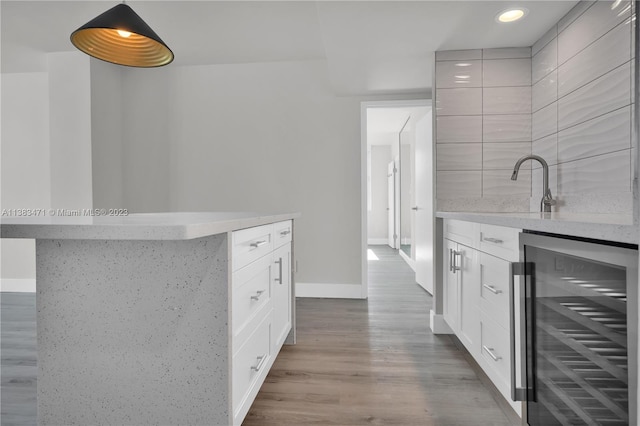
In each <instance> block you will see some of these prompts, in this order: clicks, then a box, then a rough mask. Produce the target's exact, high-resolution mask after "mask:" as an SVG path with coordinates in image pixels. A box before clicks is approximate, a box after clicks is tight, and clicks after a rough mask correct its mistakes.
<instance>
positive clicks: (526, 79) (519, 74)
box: [482, 58, 531, 87]
mask: <svg viewBox="0 0 640 426" xmlns="http://www.w3.org/2000/svg"><path fill="white" fill-rule="evenodd" d="M482 85H483V87H509V86H531V58H527V59H492V60H483V61H482Z"/></svg>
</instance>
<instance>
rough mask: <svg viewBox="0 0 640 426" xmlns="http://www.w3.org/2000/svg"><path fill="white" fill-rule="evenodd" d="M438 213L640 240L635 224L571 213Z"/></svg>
mask: <svg viewBox="0 0 640 426" xmlns="http://www.w3.org/2000/svg"><path fill="white" fill-rule="evenodd" d="M436 217H437V218H441V219H455V220H462V221H467V222H477V223H484V224H487V225H497V226H505V227H509V228H518V229H526V230H531V231H539V232H547V233H551V234H558V235H567V236H574V237H582V238H591V239H596V240H603V241H612V242H619V243H627V244H638V242H639V241H640V232H638V227H636V226H635V225H632V224H620V223H597V222H590V221H584V220H580V219H579V218H576V219H572V218H570V217H567V218H564V219H562V220H558V219H542V218H526V217H518V216H515V215H514V216H509V214H508V213H499V214H496V213H487V214H483V213H477V212H436Z"/></svg>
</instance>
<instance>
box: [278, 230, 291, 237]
mask: <svg viewBox="0 0 640 426" xmlns="http://www.w3.org/2000/svg"><path fill="white" fill-rule="evenodd" d="M290 233H291V231H290V230H288V229H287V230H285V231H280V236H282V237H284V236H285V235H289V234H290Z"/></svg>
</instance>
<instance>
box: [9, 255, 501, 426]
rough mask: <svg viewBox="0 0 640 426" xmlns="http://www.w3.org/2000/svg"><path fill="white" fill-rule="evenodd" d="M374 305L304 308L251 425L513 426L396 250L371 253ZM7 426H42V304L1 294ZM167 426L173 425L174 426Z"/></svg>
mask: <svg viewBox="0 0 640 426" xmlns="http://www.w3.org/2000/svg"><path fill="white" fill-rule="evenodd" d="M371 249H372V250H373V251H374V252H375V254H376V255H377V256H378V257H379V260H377V261H370V262H369V283H370V292H369V299H368V300H342V299H298V308H297V314H298V318H297V320H298V344H297V345H295V346H285V347H284V348H283V350H282V351H281V353H280V355H279V356H278V358H277V359H276V362H275V364H274V367H273V369H272V371H271V372H270V374H269V376H268V377H267V380H266V382H265V384H264V385H263V386H262V389H261V390H260V393H259V394H258V397H257V399H256V401H255V402H254V404H253V406H252V408H251V410H250V411H249V414H248V415H247V418H246V420H245V422H244V425H245V426H254V425H259V426H270V425H274V426H275V425H278V426H280V425H314V424H315V425H341V426H350V425H407V426H409V425H424V426H430V425H442V426H456V425H461V426H464V425H473V426H479V425H482V426H488V425H497V426H501V425H509V424H513V423H510V422H509V420H508V418H507V416H506V415H505V413H504V412H503V411H501V409H500V407H499V405H498V403H497V402H496V401H495V400H494V399H493V397H492V394H491V392H489V390H488V389H487V388H486V387H485V386H484V385H483V384H482V383H481V382H480V380H479V379H478V377H477V376H476V374H475V373H474V371H473V370H472V369H471V367H470V366H469V364H468V363H467V362H466V361H465V357H464V354H463V353H462V352H461V351H459V350H458V349H457V348H456V346H455V345H454V343H453V341H452V340H451V339H450V338H449V337H448V336H435V335H433V334H432V333H431V332H430V330H429V309H430V308H431V297H430V296H429V295H428V294H427V293H426V292H425V291H424V290H422V289H421V288H420V287H419V286H418V285H417V284H416V283H415V281H414V274H413V272H412V271H411V269H410V268H409V267H408V266H407V265H406V263H405V262H404V261H403V260H402V259H401V258H400V256H399V255H397V254H396V252H395V251H393V250H391V249H389V248H388V247H384V246H372V247H371ZM0 302H1V308H2V312H1V318H0V319H1V321H2V322H1V331H2V335H1V338H2V341H1V363H2V365H1V373H2V377H1V387H2V388H1V403H2V407H1V408H2V409H1V424H2V425H3V426H4V425H12V426H13V425H16V426H17V425H35V424H36V374H37V367H36V327H35V295H33V294H19V293H3V294H2V295H1V298H0ZM167 426H169V425H167Z"/></svg>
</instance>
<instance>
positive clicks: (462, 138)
mask: <svg viewBox="0 0 640 426" xmlns="http://www.w3.org/2000/svg"><path fill="white" fill-rule="evenodd" d="M436 141H437V143H451V142H480V143H481V142H482V116H481V115H452V116H444V117H437V118H436Z"/></svg>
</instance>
